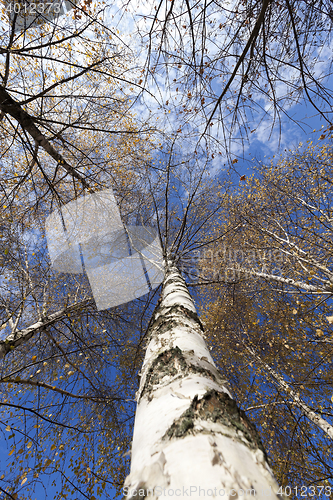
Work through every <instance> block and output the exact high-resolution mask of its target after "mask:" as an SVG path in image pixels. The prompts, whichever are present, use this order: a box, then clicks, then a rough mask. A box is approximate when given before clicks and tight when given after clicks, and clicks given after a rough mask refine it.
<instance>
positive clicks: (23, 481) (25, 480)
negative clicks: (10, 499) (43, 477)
mask: <svg viewBox="0 0 333 500" xmlns="http://www.w3.org/2000/svg"><path fill="white" fill-rule="evenodd" d="M27 481H28V479H27V478H26V477H25V478H24V479H23V480H22V481H21V486H23V485H24V483H26V482H27Z"/></svg>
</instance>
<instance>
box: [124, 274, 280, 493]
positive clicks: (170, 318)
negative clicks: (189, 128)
mask: <svg viewBox="0 0 333 500" xmlns="http://www.w3.org/2000/svg"><path fill="white" fill-rule="evenodd" d="M137 402H138V404H137V411H136V417H135V425H134V436H133V442H132V463H131V471H130V474H129V476H128V477H127V478H126V481H125V485H124V488H123V491H124V494H125V496H126V498H127V499H128V500H129V499H139V498H143V497H148V498H150V499H153V500H157V499H160V498H168V497H171V496H178V498H187V497H189V498H191V499H192V500H193V499H194V500H196V499H198V500H199V498H200V499H202V497H203V496H211V497H212V498H214V497H216V498H223V497H224V498H225V499H229V498H238V497H239V498H244V499H250V498H251V499H253V497H254V492H256V493H255V498H256V499H258V500H263V499H265V500H267V499H269V498H277V497H280V495H279V494H278V485H277V483H276V481H275V479H274V477H273V475H272V472H271V470H270V468H269V465H268V463H267V459H266V456H265V452H264V450H263V448H262V445H261V442H260V439H259V437H258V435H257V433H256V430H255V428H254V426H253V425H252V424H251V423H250V422H249V421H248V419H247V417H246V415H245V413H244V412H243V411H241V410H239V409H238V407H237V405H236V403H235V402H234V401H233V399H232V398H231V396H230V393H229V391H228V389H227V387H226V381H225V380H223V378H222V376H221V374H220V373H219V372H218V370H217V368H216V366H215V364H214V362H213V359H212V357H211V355H210V353H209V350H208V349H207V347H206V345H205V341H204V339H203V331H202V326H201V324H200V321H199V319H198V317H197V314H196V311H195V307H194V304H193V301H192V299H191V297H190V295H189V292H188V290H187V286H186V284H185V282H184V280H183V279H182V277H181V275H180V273H179V271H178V270H177V268H176V267H173V266H170V267H169V269H168V270H167V271H166V276H165V280H164V286H163V292H162V298H161V302H160V305H159V308H158V310H157V312H156V314H155V317H154V320H153V322H152V324H151V327H150V329H149V345H148V347H147V351H146V357H145V360H144V363H143V367H142V371H141V381H140V387H139V390H138V393H137ZM237 495H238V496H237Z"/></svg>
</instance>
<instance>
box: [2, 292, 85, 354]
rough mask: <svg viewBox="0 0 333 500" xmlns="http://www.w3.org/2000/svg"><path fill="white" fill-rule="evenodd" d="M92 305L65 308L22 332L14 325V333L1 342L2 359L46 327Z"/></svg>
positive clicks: (80, 304) (80, 303) (83, 303)
mask: <svg viewBox="0 0 333 500" xmlns="http://www.w3.org/2000/svg"><path fill="white" fill-rule="evenodd" d="M91 303H92V301H91V300H83V301H82V302H78V303H77V304H72V305H71V306H67V307H64V308H63V309H61V310H60V311H57V312H55V313H53V314H50V316H44V317H43V318H40V319H39V320H38V321H37V322H36V323H34V324H33V325H30V326H28V327H27V328H24V329H22V330H16V325H14V327H13V331H12V332H11V333H10V334H9V335H8V336H7V337H6V338H5V339H4V340H0V359H2V358H4V357H5V356H6V355H7V354H8V353H9V352H11V351H12V350H13V349H15V348H16V347H18V346H20V345H22V344H24V343H25V342H27V341H28V340H30V339H31V337H32V336H33V335H35V334H37V333H38V332H41V331H43V330H44V329H45V328H46V327H48V326H51V325H53V324H54V323H56V322H57V321H59V320H61V319H62V318H65V317H67V315H68V314H69V313H70V312H72V311H75V310H76V309H82V308H83V307H85V306H88V305H89V304H91Z"/></svg>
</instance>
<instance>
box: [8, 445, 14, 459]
mask: <svg viewBox="0 0 333 500" xmlns="http://www.w3.org/2000/svg"><path fill="white" fill-rule="evenodd" d="M14 451H15V446H14V448H12V449H11V450H10V452H9V453H8V456H9V457H10V456H11V455H12V454H13V453H14Z"/></svg>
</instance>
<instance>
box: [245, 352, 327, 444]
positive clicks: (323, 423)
mask: <svg viewBox="0 0 333 500" xmlns="http://www.w3.org/2000/svg"><path fill="white" fill-rule="evenodd" d="M246 349H247V350H248V352H249V353H251V354H252V356H253V357H254V358H255V359H256V360H257V361H258V362H259V364H261V365H262V366H263V367H264V368H265V373H268V374H269V376H270V377H271V379H272V380H273V381H274V382H275V383H276V385H277V386H278V387H279V388H280V389H282V390H283V391H284V392H285V393H286V394H288V398H292V399H293V401H294V404H295V406H297V408H298V409H299V410H301V412H302V413H303V415H305V416H306V417H307V418H308V419H309V420H311V422H313V423H314V424H315V425H317V426H318V427H319V429H321V430H322V431H324V432H325V433H326V434H327V435H328V437H330V438H331V439H333V426H332V425H331V424H330V423H329V422H327V420H325V419H324V418H322V417H321V416H320V415H318V413H316V412H314V411H313V410H311V408H310V407H309V406H308V405H307V404H306V403H305V402H304V401H303V400H302V399H301V397H300V395H299V394H298V393H297V392H296V391H294V390H293V389H292V388H291V387H290V385H288V384H287V382H286V381H285V380H284V378H283V377H282V376H281V375H280V374H279V373H277V372H276V371H275V370H273V368H272V367H271V366H269V365H268V364H267V363H265V362H264V361H263V360H262V359H261V358H260V356H258V354H256V353H255V352H254V351H253V350H252V349H250V348H246Z"/></svg>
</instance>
